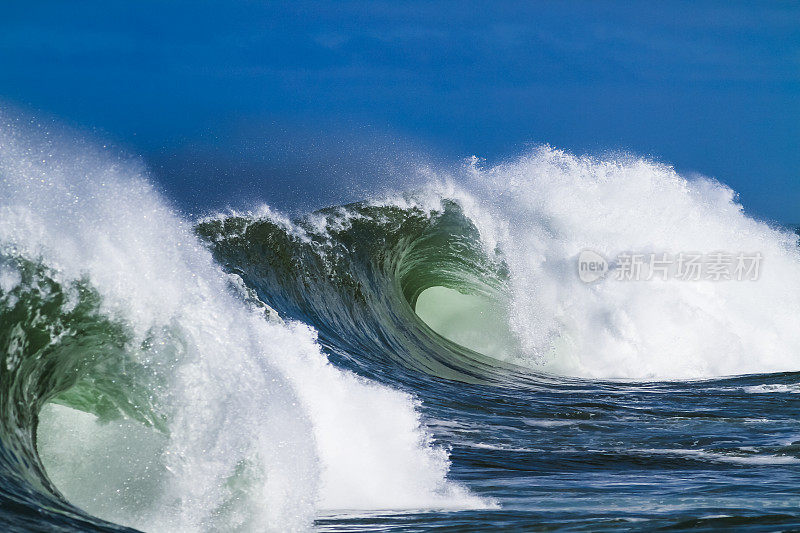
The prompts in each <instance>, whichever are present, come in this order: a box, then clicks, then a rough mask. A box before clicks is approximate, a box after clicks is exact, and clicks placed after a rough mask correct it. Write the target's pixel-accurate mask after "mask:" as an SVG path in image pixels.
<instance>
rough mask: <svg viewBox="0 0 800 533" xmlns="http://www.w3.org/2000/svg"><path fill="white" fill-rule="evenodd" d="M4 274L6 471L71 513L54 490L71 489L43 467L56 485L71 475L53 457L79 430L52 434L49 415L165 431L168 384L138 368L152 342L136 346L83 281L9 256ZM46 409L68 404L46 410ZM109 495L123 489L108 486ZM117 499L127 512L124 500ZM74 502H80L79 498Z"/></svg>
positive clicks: (0, 267)
mask: <svg viewBox="0 0 800 533" xmlns="http://www.w3.org/2000/svg"><path fill="white" fill-rule="evenodd" d="M0 272H2V277H3V283H2V284H0V368H2V372H1V373H0V402H2V405H3V409H2V418H0V424H2V426H0V428H1V429H0V431H2V433H3V435H2V442H3V444H4V445H5V447H6V450H5V451H6V453H7V454H8V455H9V456H10V457H11V458H12V460H11V461H9V462H8V463H7V464H4V465H3V467H4V468H8V469H10V470H11V471H12V472H13V475H14V476H15V477H17V479H18V480H19V482H20V483H22V484H25V485H28V486H30V487H31V488H32V489H34V490H36V491H37V492H39V493H40V494H39V495H40V496H41V495H42V494H50V495H51V497H52V499H53V505H54V506H56V507H63V506H67V507H69V506H68V504H67V503H66V501H65V500H64V499H63V497H62V496H61V492H60V490H59V489H57V488H56V487H60V488H61V489H65V488H66V489H69V486H68V484H65V483H62V482H61V480H60V479H54V480H53V481H55V483H53V482H51V479H50V477H48V475H47V474H46V473H45V468H44V467H45V466H47V467H48V472H50V473H55V474H56V476H55V477H56V478H59V477H65V478H66V477H70V476H71V474H72V473H73V472H70V471H69V469H67V468H66V466H67V465H63V464H57V461H55V460H54V459H55V458H56V456H57V455H58V453H60V452H61V451H63V449H64V447H65V446H69V443H70V442H72V443H73V444H74V443H75V440H74V439H69V438H66V437H67V435H66V434H65V432H66V431H68V430H74V429H75V428H74V427H67V426H62V427H60V428H58V430H57V431H56V430H55V428H53V427H51V426H52V424H50V423H48V420H51V419H52V420H55V419H54V418H53V417H50V418H49V419H48V416H47V414H48V413H51V412H52V411H53V409H60V412H62V413H63V412H74V413H76V415H73V416H78V417H83V419H84V420H88V421H90V422H91V424H92V426H93V427H101V426H106V427H110V426H109V424H110V423H112V422H114V421H116V422H119V421H123V420H127V421H128V422H126V423H128V424H130V425H131V426H132V427H136V428H144V430H145V431H147V433H148V434H153V433H154V432H155V434H158V433H163V432H166V424H165V421H166V413H164V412H161V411H160V409H159V405H158V397H159V395H160V394H163V393H164V390H165V384H164V383H162V381H161V379H162V378H160V377H159V375H160V374H159V372H158V370H157V369H156V368H154V367H146V366H145V365H143V364H142V363H141V362H140V361H143V360H147V359H149V358H148V357H147V355H146V354H147V353H148V352H149V351H151V349H152V346H151V345H154V344H156V343H155V336H154V337H153V338H152V339H150V340H148V341H146V342H145V343H142V344H140V345H135V344H134V343H133V341H132V336H131V334H130V332H129V331H128V329H127V328H126V326H125V325H124V324H123V322H122V321H117V320H114V319H113V318H110V317H109V316H108V315H107V314H106V312H104V310H103V309H102V301H101V298H100V296H99V295H98V293H97V292H96V291H95V290H94V289H92V287H91V285H90V284H89V282H88V281H86V280H78V281H68V282H63V281H57V276H56V275H55V274H54V273H53V272H52V271H51V270H49V269H48V268H47V267H45V266H43V265H41V264H38V263H34V262H31V261H29V260H25V259H21V258H17V257H13V256H9V255H5V256H3V257H2V259H0ZM158 344H159V345H163V343H160V342H159V343H158ZM48 403H52V404H54V405H55V404H57V405H59V406H62V407H51V406H47V407H45V406H46V404H48ZM42 412H43V413H44V415H43V416H40V413H42ZM77 413H83V414H82V415H79V414H77ZM40 419H41V420H44V421H45V423H44V424H40ZM59 419H60V420H62V421H63V420H64V418H63V417H62V418H59ZM97 424H100V425H99V426H97ZM37 428H38V432H39V435H40V436H41V438H39V439H38V442H37ZM147 428H150V429H147ZM53 437H55V438H53ZM87 453H89V451H88V450H87ZM72 455H73V456H80V455H79V454H75V453H72ZM109 459H111V458H109ZM43 463H44V464H43ZM84 463H85V461H84ZM89 466H90V467H91V465H89ZM59 473H64V474H66V475H65V476H59V475H58V474H59ZM72 477H73V478H74V479H78V480H80V479H81V477H80V476H72ZM65 485H66V487H65ZM96 489H97V486H96V485H94V486H92V487H91V489H90V490H92V491H93V493H92V495H91V497H94V498H97V497H100V498H102V495H101V494H98V493H97V492H96ZM109 490H113V491H116V492H118V493H119V492H120V491H121V492H123V493H124V492H125V490H126V489H125V488H124V487H123V488H120V486H115V487H112V486H111V484H109ZM68 492H71V493H74V491H73V490H68ZM87 497H88V495H87ZM116 501H117V503H118V504H122V505H124V504H125V503H124V502H125V494H123V495H122V496H121V497H119V498H117V499H116ZM72 503H75V504H80V503H81V502H80V501H75V499H74V498H73V501H72ZM128 503H130V504H131V505H133V506H136V505H137V504H138V503H137V502H128Z"/></svg>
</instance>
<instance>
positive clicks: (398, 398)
mask: <svg viewBox="0 0 800 533" xmlns="http://www.w3.org/2000/svg"><path fill="white" fill-rule="evenodd" d="M2 124H3V125H2V127H1V128H0V356H1V357H2V361H1V362H0V363H2V364H1V365H0V401H1V402H2V404H3V406H4V407H3V413H2V431H1V433H0V445H1V446H0V502H1V503H2V506H0V520H2V521H3V523H4V524H6V525H7V529H10V530H17V531H26V530H30V529H40V530H47V529H53V530H56V529H57V528H60V529H58V530H61V531H86V530H97V531H111V530H123V529H125V528H135V529H139V530H143V531H233V530H239V531H304V530H308V529H314V528H316V529H319V530H330V531H336V530H341V529H345V528H349V529H348V530H359V529H365V530H369V529H370V528H372V529H374V528H383V529H385V530H391V529H397V530H405V529H410V528H416V529H417V530H427V529H434V528H436V527H438V526H441V525H443V524H446V525H452V526H454V527H459V528H461V529H465V530H469V529H481V528H486V527H505V528H523V529H524V528H539V527H573V528H579V529H580V528H583V529H591V530H597V529H615V528H627V529H636V528H642V529H648V528H653V527H660V526H670V527H673V526H674V527H678V528H682V527H694V526H695V525H701V526H702V525H708V526H709V527H712V526H713V527H734V526H736V527H740V528H747V527H752V528H754V529H759V528H770V527H779V528H784V527H799V526H800V514H798V512H797V509H798V507H799V506H800V499H798V496H797V494H798V491H797V489H798V487H800V472H798V471H797V469H796V467H795V466H793V465H796V464H797V463H800V431H799V430H798V429H797V426H796V419H797V416H798V415H800V405H798V402H797V400H796V396H792V395H795V394H796V393H797V387H798V383H800V374H798V372H800V330H799V329H798V328H797V316H798V315H800V249H799V248H798V236H797V234H796V233H795V232H794V231H792V230H791V229H787V228H783V227H780V226H778V225H775V224H769V223H767V222H764V221H760V220H758V219H756V218H754V217H751V216H749V215H748V214H747V213H746V212H745V211H744V209H743V208H742V206H741V205H740V204H739V203H738V202H737V198H736V195H735V193H734V191H732V190H731V189H730V188H728V187H726V186H725V185H723V184H721V183H719V182H717V181H714V180H712V179H709V178H705V177H702V176H693V177H686V176H683V175H680V174H678V173H677V172H676V171H675V170H674V169H673V168H672V167H670V166H668V165H665V164H662V163H658V162H654V161H650V160H647V159H642V158H638V157H635V156H629V155H615V156H613V157H612V156H608V157H605V158H602V157H589V156H576V155H573V154H570V153H567V152H564V151H561V150H557V149H554V148H551V147H548V146H542V147H538V148H535V149H533V150H531V151H529V152H527V153H525V154H523V155H521V156H519V157H517V158H516V159H514V160H511V161H508V162H506V163H503V164H499V165H494V166H485V165H484V164H483V163H482V162H481V161H480V160H479V159H477V158H472V159H471V160H469V161H467V162H466V163H465V164H464V165H463V166H461V167H458V168H453V169H440V168H436V169H434V168H423V169H420V170H419V176H417V177H418V179H421V180H422V182H424V183H425V185H423V186H421V187H418V188H415V189H414V190H411V191H398V192H396V193H391V194H385V193H382V194H381V195H376V196H375V197H372V198H365V199H364V200H363V201H361V202H357V203H353V204H348V205H344V206H333V207H329V208H325V209H321V210H319V211H315V212H313V213H308V214H307V215H304V216H300V217H288V216H285V215H283V214H280V213H277V212H275V211H274V210H272V209H270V208H268V207H266V205H265V206H264V207H262V208H260V209H253V210H235V209H231V210H229V211H225V212H220V213H211V214H208V215H207V216H204V217H202V218H200V219H197V220H189V219H187V218H185V217H183V216H181V215H180V214H179V213H177V211H176V210H175V209H174V208H173V207H172V205H171V203H170V200H169V199H167V198H165V197H164V196H163V195H162V194H161V193H159V191H158V189H157V186H156V185H155V184H154V183H153V182H152V181H151V180H150V178H149V177H148V173H147V169H146V168H145V167H144V166H143V165H141V164H140V163H138V162H137V161H136V160H133V159H129V158H122V157H120V156H119V155H118V154H115V153H112V152H111V151H109V150H105V149H103V148H102V147H99V146H96V145H94V144H92V143H90V142H87V141H84V140H81V139H80V138H78V137H77V136H75V135H74V134H68V133H64V132H55V131H53V130H52V129H48V127H46V126H40V125H36V124H33V125H31V124H29V123H23V122H22V121H20V120H17V119H13V118H10V117H2ZM263 200H265V201H267V202H268V200H269V198H268V195H267V197H266V198H264V199H263ZM584 250H593V251H595V252H597V253H598V254H601V255H603V256H604V257H615V256H618V255H620V254H624V253H628V252H636V253H641V254H650V253H654V254H655V253H659V254H661V253H665V254H680V253H682V252H701V253H709V254H710V253H713V252H720V251H725V252H730V253H732V254H734V253H744V252H746V253H756V252H757V253H759V254H760V256H761V257H763V267H762V272H761V274H760V276H759V277H758V279H754V280H745V281H738V280H722V281H709V280H698V281H681V280H675V279H665V280H657V279H656V280H640V281H615V280H612V279H603V280H600V281H598V282H596V283H586V282H585V281H583V280H581V279H580V277H579V276H578V270H577V269H578V262H577V261H578V257H579V255H580V254H581V252H582V251H584ZM720 486H723V487H726V489H727V492H725V493H724V494H720V493H719V492H718V491H717V488H718V487H720Z"/></svg>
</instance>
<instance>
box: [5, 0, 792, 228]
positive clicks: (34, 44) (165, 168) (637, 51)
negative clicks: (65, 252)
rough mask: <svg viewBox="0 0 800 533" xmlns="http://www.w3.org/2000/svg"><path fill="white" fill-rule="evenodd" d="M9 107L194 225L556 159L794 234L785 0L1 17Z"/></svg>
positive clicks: (205, 9)
mask: <svg viewBox="0 0 800 533" xmlns="http://www.w3.org/2000/svg"><path fill="white" fill-rule="evenodd" d="M0 99H2V101H3V102H4V103H5V104H4V105H6V106H8V105H11V106H14V107H17V108H20V109H23V110H25V111H26V112H32V113H34V114H38V115H39V116H47V117H56V118H57V119H58V120H59V121H63V122H65V123H67V124H69V125H72V126H76V127H79V128H85V129H88V130H90V131H93V132H94V134H96V135H98V136H99V137H101V138H104V139H109V140H112V141H114V142H115V143H117V144H118V145H119V146H121V147H122V148H123V149H124V150H127V151H129V152H132V153H135V154H138V155H140V156H141V157H142V158H143V159H144V160H145V162H146V163H147V164H148V165H149V166H150V168H151V169H152V173H153V175H154V177H155V179H156V180H157V181H159V183H160V184H161V185H162V186H163V187H164V189H165V190H166V191H167V193H168V194H169V195H170V196H171V197H173V198H174V199H175V200H176V202H178V203H179V204H180V205H181V206H182V207H185V208H186V209H188V210H192V209H203V208H207V207H209V206H217V205H221V204H224V203H226V202H229V201H233V202H237V201H241V200H243V199H247V198H256V197H257V198H259V199H261V200H265V201H267V202H269V203H271V204H273V205H276V206H277V207H279V208H289V209H291V208H292V206H305V205H321V204H323V203H326V202H333V201H339V200H343V199H354V198H347V197H346V196H347V195H348V194H349V195H350V196H353V195H358V194H362V193H365V191H367V190H369V189H370V185H371V184H370V179H374V180H375V181H377V182H384V181H387V182H391V181H392V180H394V181H395V182H396V181H398V179H399V180H400V181H402V179H401V178H398V175H401V174H402V172H403V168H405V166H406V165H410V164H411V163H413V162H417V161H422V160H430V161H434V162H436V163H437V164H443V165H451V164H456V162H457V161H458V160H459V159H461V158H465V157H467V156H470V155H472V154H475V155H478V156H481V157H485V158H487V159H488V160H489V161H490V162H492V161H499V160H502V159H505V158H508V157H513V156H514V155H515V154H519V153H520V152H522V151H523V150H525V148H526V146H529V145H530V144H532V143H549V144H551V145H553V146H557V147H559V148H565V149H568V150H570V151H573V152H577V153H592V154H599V153H603V152H605V151H614V150H627V151H632V152H634V153H637V154H643V155H647V156H650V157H653V158H656V159H658V160H661V161H664V162H668V163H671V164H674V165H675V166H676V168H678V169H679V170H681V171H686V172H689V171H697V172H701V173H703V174H706V175H710V176H713V177H716V178H717V179H719V180H721V181H723V182H725V183H728V184H729V185H731V186H732V187H733V188H734V189H735V190H737V191H738V192H739V193H740V195H741V201H742V202H743V204H744V205H745V207H746V208H747V209H748V210H749V211H750V212H752V213H755V214H757V215H759V216H761V217H764V218H768V219H772V220H777V221H780V222H790V223H791V222H800V4H798V3H796V2H785V3H783V2H763V3H740V2H658V3H657V2H404V3H401V2H369V3H367V2H357V3H356V2H330V3H328V2H315V3H306V2H300V3H288V2H287V3H280V4H279V3H272V2H230V1H225V2H222V1H201V0H196V1H194V2H150V1H139V2H130V3H121V2H119V3H118V2H99V1H87V2H80V3H72V2H63V3H61V2H59V3H56V2H53V3H46V2H45V3H37V6H36V7H31V3H29V2H21V1H20V2H14V1H12V2H5V3H3V4H2V6H0ZM359 187H360V188H359ZM345 191H348V192H346V193H345Z"/></svg>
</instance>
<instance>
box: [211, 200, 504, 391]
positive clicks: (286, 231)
mask: <svg viewBox="0 0 800 533" xmlns="http://www.w3.org/2000/svg"><path fill="white" fill-rule="evenodd" d="M196 231H197V233H198V235H199V236H200V237H201V238H203V239H204V240H206V241H207V242H208V243H209V244H210V247H211V249H212V251H213V252H214V254H215V257H216V259H217V260H218V262H220V263H221V264H223V265H224V266H225V267H226V269H227V270H228V271H230V272H232V273H235V274H237V275H239V276H241V277H242V278H243V280H244V282H245V283H246V284H247V285H248V286H249V287H251V288H253V289H254V290H255V291H256V293H257V294H258V297H259V298H260V299H262V300H263V301H265V302H266V303H267V304H269V305H270V306H273V307H275V308H276V309H277V310H278V312H279V313H280V314H281V315H282V316H285V317H288V318H292V319H297V320H302V321H304V322H307V323H310V324H311V325H313V326H314V327H315V328H317V329H318V330H319V332H320V336H321V340H322V342H323V344H326V345H327V346H328V347H329V348H330V349H331V350H332V351H334V352H336V353H339V354H341V355H342V356H343V357H345V358H346V357H350V356H352V354H353V353H356V354H358V359H352V360H350V361H349V362H350V363H351V364H352V365H354V366H358V367H365V366H367V365H365V363H368V362H369V361H370V360H373V359H375V358H376V357H387V356H389V357H391V358H392V359H393V362H398V361H399V362H401V363H402V364H403V365H404V366H406V367H407V368H412V369H415V370H423V371H425V372H427V373H428V374H432V375H434V376H437V377H447V378H451V379H460V380H464V381H476V380H477V381H482V380H485V379H490V377H491V375H492V374H493V373H495V372H496V371H497V370H498V369H499V368H500V367H502V366H503V365H502V364H501V362H500V360H503V359H507V358H509V357H510V355H511V354H512V353H513V351H514V350H515V349H516V346H515V344H514V339H513V338H512V336H511V334H510V333H509V332H508V326H507V321H506V317H505V313H506V311H505V306H504V302H505V300H506V290H507V289H506V278H507V273H506V269H505V266H504V264H503V261H502V258H501V257H500V256H499V255H498V254H497V253H496V252H494V251H492V250H489V251H487V250H486V249H485V247H484V246H483V244H482V242H481V238H480V235H479V233H478V230H477V229H476V227H475V225H474V224H473V223H472V222H471V221H470V220H469V219H468V218H467V217H466V216H465V214H464V212H463V210H462V208H461V207H460V205H459V204H458V203H456V202H455V201H451V200H446V199H445V200H443V201H442V202H441V205H440V207H439V208H437V209H433V210H426V209H422V208H420V207H413V206H412V207H399V206H395V205H370V204H366V203H358V204H351V205H347V206H343V207H339V208H330V209H324V210H321V211H318V212H316V213H314V214H312V215H309V216H307V217H304V218H301V219H299V220H296V221H294V222H293V223H292V224H291V226H287V225H286V223H282V222H280V221H276V220H273V219H272V218H270V217H259V216H242V215H232V216H226V217H217V218H212V219H209V220H206V221H203V222H201V223H200V224H199V225H198V226H197V227H196ZM487 356H488V357H487ZM368 366H369V368H363V369H364V370H365V371H374V366H373V365H368ZM395 366H396V365H395Z"/></svg>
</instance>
